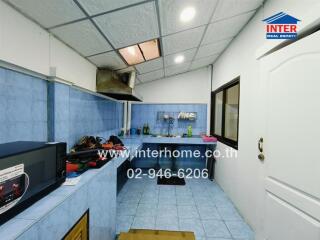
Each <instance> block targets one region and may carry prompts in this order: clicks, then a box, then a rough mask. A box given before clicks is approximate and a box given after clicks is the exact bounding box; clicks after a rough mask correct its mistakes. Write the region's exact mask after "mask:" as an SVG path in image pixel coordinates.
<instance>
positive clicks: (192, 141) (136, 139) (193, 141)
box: [122, 135, 217, 146]
mask: <svg viewBox="0 0 320 240" xmlns="http://www.w3.org/2000/svg"><path fill="white" fill-rule="evenodd" d="M122 139H123V140H124V142H125V143H141V144H143V143H154V144H181V145H211V146H216V144H217V143H216V142H204V141H203V140H202V138H201V137H191V138H188V137H186V138H182V137H152V136H146V135H133V136H128V137H124V138H122Z"/></svg>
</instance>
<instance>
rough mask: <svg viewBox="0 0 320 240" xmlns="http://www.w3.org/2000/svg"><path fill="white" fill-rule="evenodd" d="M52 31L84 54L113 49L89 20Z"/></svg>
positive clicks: (88, 54)
mask: <svg viewBox="0 0 320 240" xmlns="http://www.w3.org/2000/svg"><path fill="white" fill-rule="evenodd" d="M51 32H52V33H53V34H55V35H56V36H57V37H58V38H60V39H61V40H62V41H63V42H65V43H67V44H68V45H69V46H71V47H72V48H74V49H75V50H76V51H78V52H79V53H80V54H82V55H83V56H90V55H94V54H97V53H102V52H106V51H110V50H112V48H111V46H110V45H109V43H108V42H107V41H106V40H105V39H104V37H103V36H102V35H101V34H100V33H99V32H98V30H97V29H96V28H95V27H94V25H93V24H92V23H91V22H90V21H89V20H85V21H81V22H76V23H72V24H68V25H65V26H61V27H58V28H53V29H52V30H51Z"/></svg>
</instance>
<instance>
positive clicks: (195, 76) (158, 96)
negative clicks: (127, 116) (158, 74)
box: [136, 67, 211, 103]
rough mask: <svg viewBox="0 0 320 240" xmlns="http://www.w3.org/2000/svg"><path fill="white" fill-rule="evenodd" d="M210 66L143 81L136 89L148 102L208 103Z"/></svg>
mask: <svg viewBox="0 0 320 240" xmlns="http://www.w3.org/2000/svg"><path fill="white" fill-rule="evenodd" d="M210 74H211V70H210V67H205V68H201V69H199V70H196V71H192V72H187V73H184V74H179V75H175V76H172V77H168V78H164V79H160V80H156V81H152V82H147V83H143V84H140V85H137V86H136V91H137V92H138V93H140V94H141V95H142V96H143V101H144V102H148V103H208V101H209V99H210V79H211V76H210Z"/></svg>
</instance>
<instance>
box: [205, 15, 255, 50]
mask: <svg viewBox="0 0 320 240" xmlns="http://www.w3.org/2000/svg"><path fill="white" fill-rule="evenodd" d="M253 14H254V11H252V12H250V13H246V14H242V15H239V16H236V17H233V18H228V19H226V20H222V21H219V22H215V23H211V24H210V25H209V26H208V29H207V32H206V34H205V36H204V39H203V41H202V43H201V44H209V43H212V42H216V41H219V40H223V39H228V38H231V37H234V36H236V35H237V34H238V33H239V31H240V30H241V29H242V28H243V27H244V26H245V24H246V23H247V22H248V21H249V19H250V18H251V17H252V15H253Z"/></svg>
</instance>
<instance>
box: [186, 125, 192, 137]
mask: <svg viewBox="0 0 320 240" xmlns="http://www.w3.org/2000/svg"><path fill="white" fill-rule="evenodd" d="M187 135H188V137H192V126H191V125H189V126H188V131H187Z"/></svg>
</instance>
